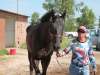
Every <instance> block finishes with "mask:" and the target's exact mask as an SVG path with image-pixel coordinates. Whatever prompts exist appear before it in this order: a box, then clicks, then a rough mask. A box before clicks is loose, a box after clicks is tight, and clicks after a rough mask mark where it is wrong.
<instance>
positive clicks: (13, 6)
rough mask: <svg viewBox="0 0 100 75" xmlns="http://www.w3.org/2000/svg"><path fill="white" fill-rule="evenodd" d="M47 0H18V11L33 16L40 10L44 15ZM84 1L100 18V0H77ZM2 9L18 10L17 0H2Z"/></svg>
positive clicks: (77, 0)
mask: <svg viewBox="0 0 100 75" xmlns="http://www.w3.org/2000/svg"><path fill="white" fill-rule="evenodd" d="M44 1H45V0H18V12H19V13H21V14H24V15H27V16H31V15H32V13H33V12H38V13H39V14H40V16H42V15H43V14H44V13H45V12H46V11H45V10H44V9H43V7H42V3H43V2H44ZM75 1H76V2H80V1H83V2H84V3H85V4H86V5H87V6H88V7H89V8H91V9H92V10H93V12H94V13H95V15H96V18H97V19H98V16H100V0H75ZM0 9H3V10H8V11H12V12H16V11H17V0H1V1H0Z"/></svg>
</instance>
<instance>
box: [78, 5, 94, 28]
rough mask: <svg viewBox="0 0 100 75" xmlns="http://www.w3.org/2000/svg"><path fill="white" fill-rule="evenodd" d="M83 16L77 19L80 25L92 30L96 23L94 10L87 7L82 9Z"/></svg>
mask: <svg viewBox="0 0 100 75" xmlns="http://www.w3.org/2000/svg"><path fill="white" fill-rule="evenodd" d="M81 13H82V15H81V16H80V17H78V18H77V22H78V23H79V25H81V24H83V25H86V26H87V27H88V28H92V27H93V25H94V22H95V15H94V13H93V11H92V9H89V8H88V7H87V6H84V7H83V9H81Z"/></svg>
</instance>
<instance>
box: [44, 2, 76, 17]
mask: <svg viewBox="0 0 100 75" xmlns="http://www.w3.org/2000/svg"><path fill="white" fill-rule="evenodd" d="M43 8H44V9H46V10H47V11H48V10H51V9H55V10H57V11H59V12H61V13H62V12H63V11H66V13H67V16H68V17H69V16H70V15H72V14H73V13H74V0H45V2H44V3H43Z"/></svg>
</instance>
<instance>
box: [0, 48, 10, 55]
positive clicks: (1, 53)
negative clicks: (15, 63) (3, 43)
mask: <svg viewBox="0 0 100 75" xmlns="http://www.w3.org/2000/svg"><path fill="white" fill-rule="evenodd" d="M7 54H8V51H7V50H6V49H2V50H0V55H7Z"/></svg>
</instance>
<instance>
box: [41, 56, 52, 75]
mask: <svg viewBox="0 0 100 75" xmlns="http://www.w3.org/2000/svg"><path fill="white" fill-rule="evenodd" d="M50 60H51V56H48V57H46V58H44V59H42V60H41V65H42V75H46V71H47V68H48V65H49V63H50Z"/></svg>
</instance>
